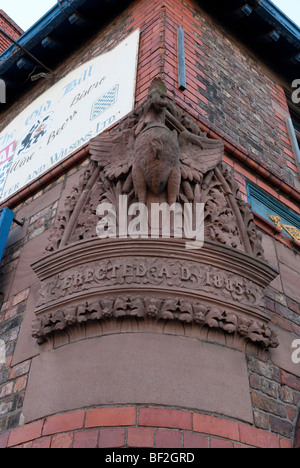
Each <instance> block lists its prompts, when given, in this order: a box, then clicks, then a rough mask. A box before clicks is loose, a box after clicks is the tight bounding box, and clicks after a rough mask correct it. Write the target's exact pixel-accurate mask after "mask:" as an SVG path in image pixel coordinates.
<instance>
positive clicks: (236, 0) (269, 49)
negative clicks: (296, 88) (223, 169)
mask: <svg viewBox="0 0 300 468" xmlns="http://www.w3.org/2000/svg"><path fill="white" fill-rule="evenodd" d="M129 3H131V0H58V2H57V4H56V5H55V6H54V7H53V8H52V9H51V10H49V11H48V13H46V14H45V15H44V16H43V17H42V18H41V19H40V20H39V21H38V22H37V23H36V24H35V25H33V26H32V27H31V28H30V29H29V30H28V31H26V32H25V33H24V34H23V35H22V36H21V38H20V39H19V40H18V43H19V44H20V45H21V46H22V50H21V49H20V48H19V47H18V46H17V45H14V44H13V45H11V46H10V47H9V48H8V49H7V50H6V51H5V52H4V53H3V54H2V55H0V79H3V80H4V81H5V82H6V85H7V94H8V96H11V98H12V99H10V103H11V102H12V100H13V96H15V99H16V98H17V96H18V95H20V94H22V93H24V91H25V90H26V89H27V88H28V87H31V86H33V83H34V81H32V77H39V76H41V77H43V76H45V74H47V73H48V72H49V69H50V70H51V69H55V67H56V66H57V65H58V64H59V63H60V62H61V61H63V60H64V59H65V58H67V57H68V55H69V54H70V53H72V52H73V51H74V50H75V49H76V47H78V46H79V45H80V44H83V43H84V41H86V40H87V39H88V38H89V37H92V36H93V35H94V34H95V33H96V32H97V31H98V30H99V28H101V27H103V26H104V25H105V24H108V23H109V21H111V19H112V18H113V17H115V16H116V15H117V14H119V13H120V11H122V10H124V9H125V8H126V7H127V6H128V4H129ZM198 4H199V5H200V6H201V7H203V8H204V9H205V10H206V11H207V12H208V13H210V14H211V15H212V16H213V17H215V18H216V19H217V20H218V21H220V22H221V23H222V24H224V26H225V27H226V28H227V29H229V31H230V32H232V33H233V34H235V35H236V36H237V38H238V40H240V41H242V42H244V43H245V44H246V45H247V46H249V47H250V48H251V49H252V50H253V52H254V53H255V54H256V55H257V56H258V57H260V58H261V59H262V60H263V61H264V62H265V63H266V65H268V66H270V67H271V68H272V69H273V70H274V71H275V72H276V73H278V74H279V75H281V76H282V78H283V79H284V80H285V81H286V82H287V83H291V82H292V81H293V80H294V79H296V78H300V28H299V27H298V26H297V25H296V24H294V23H293V22H292V21H291V20H290V19H289V18H288V17H287V16H285V15H284V14H283V13H282V12H281V11H280V10H279V9H278V8H277V7H276V6H275V5H274V4H273V3H272V2H271V1H269V0H198ZM24 49H26V50H27V51H28V52H29V53H30V54H31V55H33V56H34V57H36V58H37V59H38V61H35V60H33V59H32V57H30V55H28V54H26V53H25V52H24ZM38 62H42V63H43V64H44V65H45V69H43V67H42V66H41V65H40V63H38ZM4 108H5V106H3V107H2V109H4Z"/></svg>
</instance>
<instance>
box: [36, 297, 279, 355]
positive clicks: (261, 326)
mask: <svg viewBox="0 0 300 468" xmlns="http://www.w3.org/2000/svg"><path fill="white" fill-rule="evenodd" d="M125 317H136V318H138V319H146V318H148V319H152V320H156V321H158V320H179V321H181V322H183V323H186V324H195V325H196V326H200V327H204V326H206V327H209V328H215V329H221V330H223V331H224V332H225V333H229V334H237V335H239V336H240V337H242V338H243V339H244V340H246V341H250V342H253V343H256V344H258V345H260V346H262V347H264V348H276V347H277V346H278V340H277V337H276V335H275V333H274V332H273V331H272V330H271V329H270V328H269V327H268V326H267V325H266V324H265V323H262V322H260V321H259V320H253V319H249V318H245V317H239V316H238V315H237V314H236V313H233V312H231V311H226V310H224V309H223V308H221V307H209V306H207V305H205V304H202V303H201V302H195V301H194V302H192V301H188V300H186V299H179V298H177V297H169V298H166V299H163V298H154V297H146V298H144V297H141V296H130V297H128V296H120V297H117V298H110V297H106V298H105V299H101V300H99V301H96V302H85V303H83V304H79V305H78V306H72V307H68V308H66V309H65V310H58V311H55V312H50V313H47V314H45V315H43V316H42V317H41V318H37V319H36V320H35V322H34V324H33V331H32V335H33V337H34V338H36V339H37V340H38V342H39V343H40V344H41V343H43V342H44V341H45V339H46V338H47V336H49V335H50V334H52V333H53V332H55V331H61V330H65V329H67V328H68V327H70V326H74V325H76V324H83V323H86V322H89V321H95V320H98V321H99V320H108V319H112V318H116V319H121V318H125Z"/></svg>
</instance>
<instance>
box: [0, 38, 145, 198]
mask: <svg viewBox="0 0 300 468" xmlns="http://www.w3.org/2000/svg"><path fill="white" fill-rule="evenodd" d="M138 46H139V31H138V30H137V31H135V32H134V33H132V34H131V35H130V36H129V37H128V38H127V39H126V40H124V41H123V42H121V43H120V44H119V45H118V46H117V47H115V48H114V49H113V50H112V51H110V52H108V53H106V54H103V55H101V56H99V57H97V58H95V59H93V60H91V61H90V62H87V63H85V64H84V65H82V66H80V67H79V68H77V69H76V70H74V71H73V72H71V73H70V74H69V75H67V76H66V77H65V78H63V79H62V80H60V81H59V82H58V83H56V84H55V85H54V86H53V87H52V88H51V89H49V90H48V91H47V92H45V93H44V94H43V95H42V96H40V97H39V98H38V99H36V100H35V101H34V102H33V103H32V104H31V105H30V106H28V107H27V108H26V110H25V111H23V112H22V113H21V114H20V115H19V116H18V117H16V118H15V119H14V120H13V121H12V122H11V123H10V124H9V125H8V127H6V128H5V129H4V131H3V132H2V133H1V134H0V201H4V200H5V199H7V198H8V197H10V196H11V195H13V194H14V193H16V192H17V191H19V190H20V189H22V188H24V187H25V186H26V185H28V184H30V183H31V182H32V181H33V180H35V179H37V178H39V177H40V176H41V175H42V174H44V173H45V172H47V171H48V170H50V169H51V168H53V167H54V166H56V165H57V164H58V163H60V162H61V161H62V160H63V159H65V158H66V157H67V156H69V155H70V154H72V153H74V152H75V151H76V150H78V149H79V148H80V147H82V146H84V145H85V144H86V143H87V142H88V141H89V140H90V139H91V138H93V137H95V136H96V135H98V134H100V133H101V132H103V131H104V130H106V129H107V128H109V127H110V126H111V125H113V124H114V123H115V122H117V121H118V120H120V119H121V118H123V117H124V116H125V115H127V114H128V113H129V112H130V111H132V109H133V108H134V100H135V87H136V71H137V58H138Z"/></svg>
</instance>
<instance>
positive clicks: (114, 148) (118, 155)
mask: <svg viewBox="0 0 300 468" xmlns="http://www.w3.org/2000/svg"><path fill="white" fill-rule="evenodd" d="M133 146H134V137H133V134H132V131H131V130H126V131H123V132H122V133H121V132H120V134H115V135H109V134H108V135H99V136H97V137H96V138H93V139H92V140H91V141H90V143H89V149H90V154H91V159H92V161H96V162H97V163H98V165H99V166H100V167H102V168H103V170H104V174H105V176H106V177H107V178H108V179H110V180H113V179H118V178H119V177H120V176H122V175H125V174H128V172H129V171H130V170H131V168H132V165H133Z"/></svg>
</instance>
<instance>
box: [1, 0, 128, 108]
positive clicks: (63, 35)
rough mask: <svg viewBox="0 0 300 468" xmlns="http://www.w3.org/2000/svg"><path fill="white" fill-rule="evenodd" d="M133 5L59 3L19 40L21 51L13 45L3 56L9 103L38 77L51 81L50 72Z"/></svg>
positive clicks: (120, 1)
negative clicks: (46, 77)
mask: <svg viewBox="0 0 300 468" xmlns="http://www.w3.org/2000/svg"><path fill="white" fill-rule="evenodd" d="M129 3H130V0H57V4H56V5H55V6H54V7H53V8H51V10H49V11H48V12H47V13H46V14H45V15H44V16H43V17H42V18H41V19H40V20H39V21H37V22H36V23H35V24H34V25H33V26H32V27H31V28H30V29H28V31H26V32H25V33H24V34H23V35H22V36H21V37H20V38H19V39H18V41H17V44H19V45H20V46H21V48H20V47H19V46H18V45H17V44H12V45H11V46H10V47H9V48H8V49H6V51H4V52H3V53H2V55H0V79H2V80H4V82H5V83H6V88H7V98H8V99H7V102H8V101H9V102H10V103H11V102H12V100H14V98H15V99H16V98H17V97H18V96H19V95H20V94H22V93H24V91H25V90H26V89H28V88H30V87H31V86H33V84H34V82H35V81H36V79H35V78H34V77H36V78H37V77H45V76H48V77H49V70H50V71H51V70H53V69H55V68H56V67H57V65H58V64H59V63H61V62H62V61H63V60H64V59H66V58H67V57H68V56H69V55H70V54H71V53H72V52H74V50H76V48H77V47H79V46H80V45H81V44H83V43H84V42H85V41H86V40H88V39H89V38H90V37H93V35H94V34H95V33H96V32H97V31H98V30H99V28H101V27H104V26H105V25H106V24H108V23H109V21H111V19H112V18H114V17H115V16H116V15H117V14H119V13H120V12H121V11H122V10H124V9H125V8H126V7H127V6H128V4H129ZM26 51H27V52H28V53H26ZM35 58H36V60H35ZM41 64H44V67H43V66H42V65H41ZM32 77H33V79H32ZM9 98H11V99H9ZM5 107H6V106H2V107H1V110H4V109H5Z"/></svg>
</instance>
